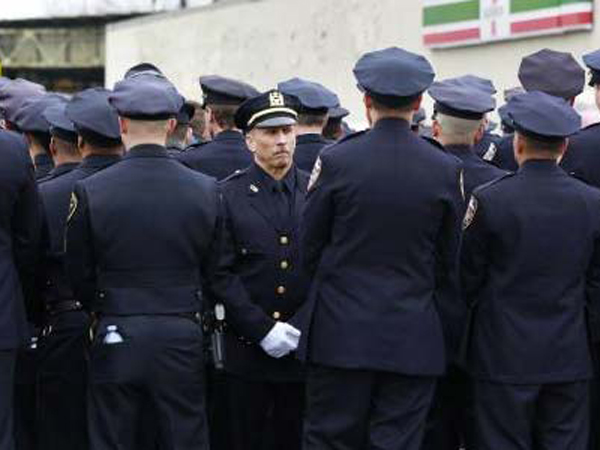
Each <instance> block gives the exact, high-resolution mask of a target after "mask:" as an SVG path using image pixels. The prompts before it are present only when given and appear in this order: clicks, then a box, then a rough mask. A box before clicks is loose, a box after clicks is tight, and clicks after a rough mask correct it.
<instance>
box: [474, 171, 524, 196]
mask: <svg viewBox="0 0 600 450" xmlns="http://www.w3.org/2000/svg"><path fill="white" fill-rule="evenodd" d="M514 175H515V172H506V173H504V174H503V175H500V176H499V177H498V178H495V179H493V180H492V181H488V182H487V183H483V184H481V185H479V186H477V187H476V188H475V189H474V190H473V193H476V192H480V191H483V190H485V189H487V188H489V187H490V186H493V185H495V184H497V183H499V182H500V181H502V180H505V179H507V178H510V177H512V176H514Z"/></svg>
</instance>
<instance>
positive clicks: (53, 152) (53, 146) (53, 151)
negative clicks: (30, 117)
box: [50, 136, 58, 159]
mask: <svg viewBox="0 0 600 450" xmlns="http://www.w3.org/2000/svg"><path fill="white" fill-rule="evenodd" d="M57 154H58V150H57V149H56V140H55V139H54V136H52V137H51V138H50V155H52V159H55V158H56V155H57Z"/></svg>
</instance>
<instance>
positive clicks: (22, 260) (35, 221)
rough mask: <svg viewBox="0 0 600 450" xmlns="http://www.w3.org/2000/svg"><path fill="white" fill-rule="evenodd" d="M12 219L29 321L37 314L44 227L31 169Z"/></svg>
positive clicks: (17, 265) (20, 192)
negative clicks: (41, 243)
mask: <svg viewBox="0 0 600 450" xmlns="http://www.w3.org/2000/svg"><path fill="white" fill-rule="evenodd" d="M25 170H26V176H25V182H24V184H23V186H22V187H21V189H20V191H19V194H18V198H17V201H16V203H15V207H14V214H13V217H12V223H11V227H12V235H13V256H14V260H15V266H16V268H17V272H18V274H19V279H20V281H21V286H22V291H23V297H24V300H25V306H26V308H27V312H28V315H29V318H30V320H31V319H32V318H34V317H33V316H34V315H35V311H36V295H37V289H36V277H35V274H36V268H37V266H38V264H39V260H38V256H39V245H40V233H41V225H42V212H41V207H40V206H41V204H40V197H39V192H38V188H37V185H36V183H35V178H34V172H33V168H32V167H31V166H28V167H26V169H25Z"/></svg>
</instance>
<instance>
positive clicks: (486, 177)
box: [422, 77, 505, 450]
mask: <svg viewBox="0 0 600 450" xmlns="http://www.w3.org/2000/svg"><path fill="white" fill-rule="evenodd" d="M428 92H429V95H430V96H431V97H432V98H433V99H434V101H435V103H434V111H435V112H434V120H433V127H432V131H433V137H434V138H435V139H437V140H438V141H439V142H440V143H441V144H442V145H443V147H444V150H445V151H446V152H448V153H450V154H453V155H455V156H456V157H458V158H460V159H461V160H462V162H463V170H464V172H463V173H464V192H465V197H466V198H469V197H470V196H471V192H472V191H473V189H474V188H475V187H477V186H479V185H481V184H483V183H485V182H488V181H491V180H493V179H495V178H498V177H500V176H502V175H503V174H504V173H505V172H504V171H502V170H500V169H498V168H497V167H494V166H492V165H491V164H488V163H486V162H484V161H483V160H482V159H481V158H480V157H479V156H478V155H476V154H475V144H476V143H477V142H478V141H479V140H480V139H481V137H482V136H483V134H484V128H485V114H486V113H488V112H489V111H492V110H493V109H494V107H495V100H494V98H493V97H492V93H491V91H490V90H481V88H480V87H478V86H477V85H473V84H472V83H471V82H470V79H469V77H458V78H452V79H448V80H444V81H441V82H436V83H433V85H432V86H431V87H430V88H429V91H428ZM437 306H438V308H439V310H440V312H441V316H442V324H443V325H444V329H445V335H446V348H447V349H448V353H449V368H448V372H447V374H446V376H445V377H444V378H443V379H442V380H441V381H440V382H439V383H438V385H437V387H436V395H435V398H434V403H433V406H432V410H431V412H430V418H429V423H428V427H427V431H426V433H425V440H424V442H423V447H422V448H423V449H435V450H441V449H445V448H446V449H452V450H458V449H459V448H467V449H472V448H474V447H473V442H472V430H471V422H472V419H471V415H470V414H471V403H470V401H471V391H470V381H469V379H468V377H467V376H466V374H465V373H464V371H463V370H462V369H460V368H459V366H458V345H459V343H460V338H461V334H462V326H463V321H464V318H465V316H466V308H465V307H464V305H463V304H458V305H457V304H447V303H446V302H439V303H438V304H437Z"/></svg>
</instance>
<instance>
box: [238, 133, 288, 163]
mask: <svg viewBox="0 0 600 450" xmlns="http://www.w3.org/2000/svg"><path fill="white" fill-rule="evenodd" d="M246 143H247V144H248V148H249V149H250V151H251V152H252V153H253V154H254V159H255V161H256V162H257V163H258V164H259V165H260V166H261V167H263V168H264V169H266V170H282V169H286V168H289V167H290V166H291V165H292V162H293V157H294V149H295V148H296V134H295V132H294V126H293V125H286V126H282V127H273V128H254V129H252V130H251V131H250V132H249V133H248V134H247V135H246Z"/></svg>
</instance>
